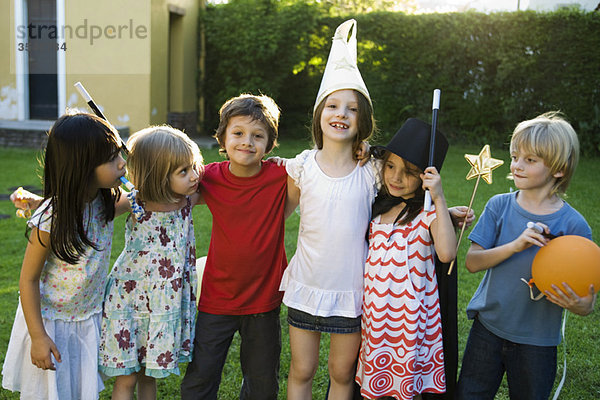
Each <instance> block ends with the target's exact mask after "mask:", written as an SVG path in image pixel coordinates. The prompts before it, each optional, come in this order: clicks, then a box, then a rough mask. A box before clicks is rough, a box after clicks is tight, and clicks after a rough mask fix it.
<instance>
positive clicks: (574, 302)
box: [544, 282, 596, 315]
mask: <svg viewBox="0 0 600 400" xmlns="http://www.w3.org/2000/svg"><path fill="white" fill-rule="evenodd" d="M562 286H563V287H562V288H559V287H558V286H556V285H552V289H554V290H555V291H556V293H558V296H556V295H555V294H553V293H552V292H551V291H549V290H546V291H545V292H544V294H545V295H546V298H547V299H548V301H551V302H552V303H554V304H556V305H557V306H559V307H562V308H564V309H565V310H569V311H571V312H572V313H573V314H577V315H588V314H590V313H591V312H592V311H594V304H595V303H596V291H595V290H594V285H590V288H589V291H588V294H587V295H586V296H584V297H579V296H578V295H577V293H575V292H574V291H573V289H571V287H570V286H569V285H568V284H567V283H565V282H563V284H562Z"/></svg>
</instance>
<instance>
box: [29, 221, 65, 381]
mask: <svg viewBox="0 0 600 400" xmlns="http://www.w3.org/2000/svg"><path fill="white" fill-rule="evenodd" d="M29 240H30V242H29V244H28V245H27V248H26V250H25V257H24V258H23V266H22V267H21V276H20V278H19V290H20V291H21V293H20V298H21V306H22V308H23V315H24V316H25V322H26V323H27V330H28V331H29V336H30V337H31V363H32V364H33V365H35V366H36V367H38V368H41V369H44V370H46V369H51V370H55V369H56V367H55V365H54V363H53V362H52V358H51V357H50V355H51V354H53V355H54V358H55V359H56V360H57V361H58V362H60V361H61V358H60V352H59V351H58V348H57V347H56V345H55V344H54V342H53V341H52V339H51V338H50V337H49V336H48V334H47V333H46V330H45V329H44V324H43V322H42V312H41V309H40V274H41V272H42V268H43V267H44V263H45V261H46V257H47V256H48V252H49V250H48V248H49V245H50V235H49V234H48V233H47V232H43V231H40V232H39V237H38V230H37V228H34V229H33V230H32V231H31V234H30V239H29ZM40 240H41V241H42V242H43V243H44V244H45V247H44V246H43V245H42V243H41V242H40Z"/></svg>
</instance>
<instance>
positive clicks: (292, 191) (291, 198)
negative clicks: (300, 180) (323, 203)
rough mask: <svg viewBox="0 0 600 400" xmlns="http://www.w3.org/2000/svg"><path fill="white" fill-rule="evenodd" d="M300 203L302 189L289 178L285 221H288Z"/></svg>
mask: <svg viewBox="0 0 600 400" xmlns="http://www.w3.org/2000/svg"><path fill="white" fill-rule="evenodd" d="M299 202H300V188H299V187H298V186H296V182H294V180H293V179H292V178H291V177H290V176H288V177H287V196H286V199H285V211H284V215H285V219H287V218H288V217H289V216H290V215H292V213H293V212H294V210H295V209H296V207H298V203H299Z"/></svg>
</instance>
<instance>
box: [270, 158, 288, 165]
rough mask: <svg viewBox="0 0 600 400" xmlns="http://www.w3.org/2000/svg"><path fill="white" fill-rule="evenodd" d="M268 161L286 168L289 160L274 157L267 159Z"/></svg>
mask: <svg viewBox="0 0 600 400" xmlns="http://www.w3.org/2000/svg"><path fill="white" fill-rule="evenodd" d="M267 161H269V162H272V163H275V164H277V166H279V167H281V166H284V167H285V164H286V163H287V158H281V157H277V156H274V157H269V158H267Z"/></svg>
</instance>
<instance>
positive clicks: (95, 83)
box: [65, 0, 152, 132]
mask: <svg viewBox="0 0 600 400" xmlns="http://www.w3.org/2000/svg"><path fill="white" fill-rule="evenodd" d="M91 4H92V3H90V2H87V1H67V3H66V5H67V6H66V10H65V25H67V26H70V27H71V28H72V29H73V32H69V34H70V35H71V36H72V38H69V37H66V38H65V40H66V45H67V50H66V51H65V56H66V100H67V101H66V103H67V106H69V107H81V108H85V107H86V106H87V105H86V104H85V102H84V100H83V98H82V97H81V96H80V95H79V94H78V93H77V91H76V90H75V88H74V87H73V84H75V83H76V82H78V81H81V83H82V84H83V85H84V86H85V88H86V89H87V90H88V92H89V93H90V95H91V96H92V97H93V98H94V101H95V102H96V104H98V106H99V107H100V109H101V110H102V111H103V113H104V115H105V116H106V117H107V118H108V120H109V121H111V122H112V123H113V124H114V125H124V126H129V127H130V130H131V131H132V132H133V131H136V130H139V129H142V128H144V127H146V126H147V125H148V124H150V113H151V110H150V104H149V101H148V99H149V98H150V80H151V79H152V76H151V70H152V69H151V66H150V47H151V40H152V34H151V26H150V22H151V18H150V7H149V6H148V5H147V4H146V2H144V1H135V0H126V1H121V0H105V1H104V2H103V4H102V6H101V7H100V6H93V7H90V5H91ZM119 10H122V11H121V12H119ZM86 26H87V29H86V28H85V27H86ZM93 27H95V28H93ZM76 29H79V32H77V31H76ZM100 30H101V31H102V32H100ZM86 32H87V34H86ZM98 36H100V37H98Z"/></svg>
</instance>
